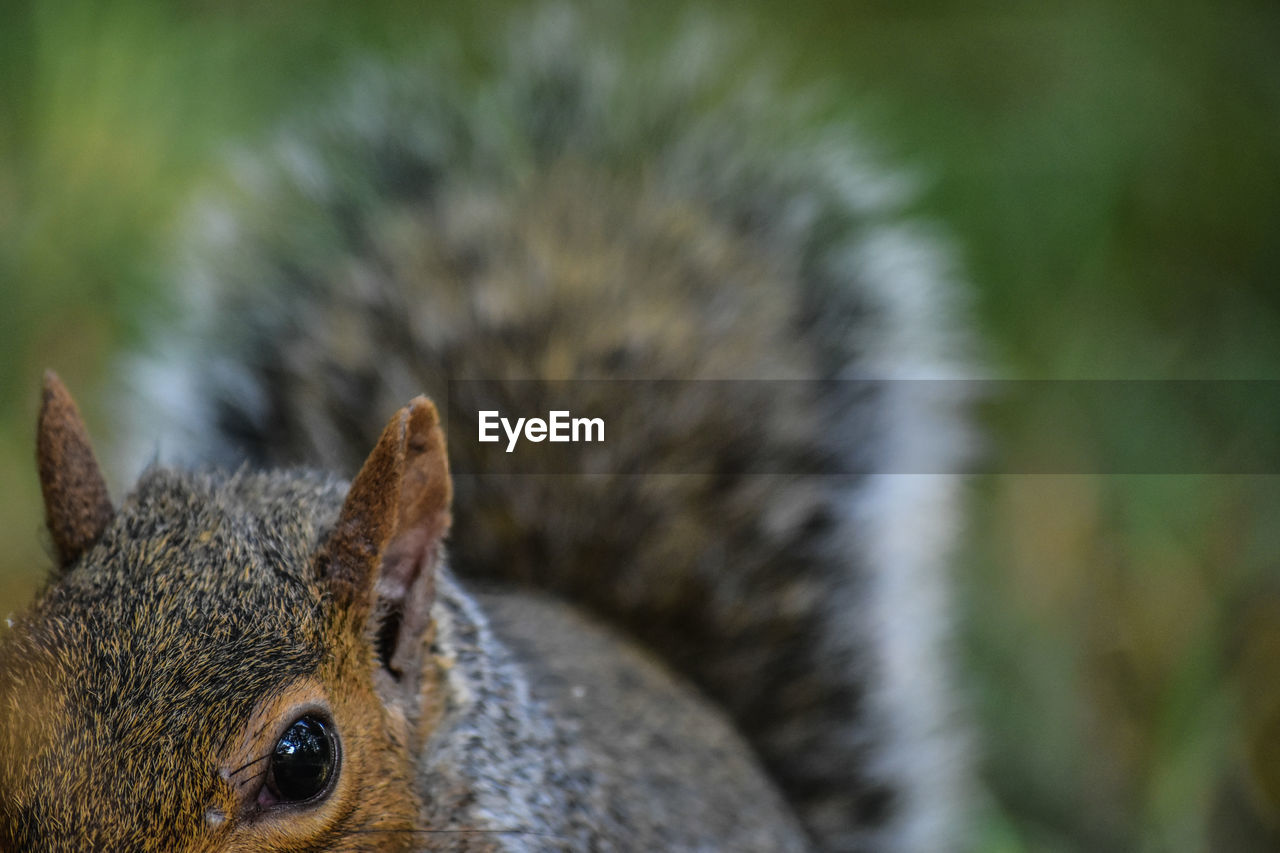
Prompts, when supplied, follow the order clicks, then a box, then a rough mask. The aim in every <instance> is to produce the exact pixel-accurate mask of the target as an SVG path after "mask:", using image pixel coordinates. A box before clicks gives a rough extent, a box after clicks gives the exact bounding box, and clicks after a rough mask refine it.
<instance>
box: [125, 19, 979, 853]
mask: <svg viewBox="0 0 1280 853" xmlns="http://www.w3.org/2000/svg"><path fill="white" fill-rule="evenodd" d="M625 27H626V24H625V22H620V21H618V20H616V19H614V20H611V21H609V22H606V23H600V22H599V21H597V20H595V18H594V17H593V16H591V15H580V14H578V13H574V12H571V11H569V10H568V9H566V8H563V7H557V8H553V9H550V10H545V11H543V12H541V13H539V14H538V15H535V16H532V17H530V18H528V19H523V20H521V21H520V22H519V24H518V25H517V26H515V27H513V30H512V32H513V37H512V38H511V39H510V41H509V42H508V43H507V44H506V46H505V47H503V48H501V49H500V50H498V51H496V53H495V56H494V57H493V65H492V67H491V69H490V70H489V71H488V72H486V73H482V74H477V73H472V72H468V71H465V70H463V68H462V64H461V62H460V61H459V60H457V59H456V58H455V57H454V56H453V55H452V53H451V52H450V51H448V50H447V49H439V50H432V51H428V55H427V56H426V57H425V58H424V60H423V61H422V63H421V64H419V65H415V66H412V67H394V68H388V67H384V66H380V65H369V66H366V67H362V68H360V69H358V70H356V71H354V72H353V73H352V74H351V76H350V79H349V80H348V81H347V82H346V83H345V85H344V87H343V89H342V91H341V92H340V93H339V96H338V97H337V98H336V99H334V100H332V101H330V102H327V103H326V104H325V105H324V106H323V108H321V109H317V110H314V111H311V112H309V113H304V114H303V115H302V116H300V117H298V118H297V119H295V120H294V121H292V122H291V123H287V124H285V125H283V126H282V127H281V128H280V129H279V131H278V133H277V134H276V135H275V136H274V137H273V138H272V139H271V140H270V143H269V144H268V145H267V146H266V147H265V150H263V151H261V152H260V153H258V154H255V155H246V156H241V157H239V158H237V159H235V160H234V165H235V168H234V169H233V176H234V177H233V180H232V181H230V182H229V184H228V186H226V187H224V188H223V189H221V190H220V191H218V192H217V193H214V194H212V197H211V198H210V199H208V200H207V201H206V202H205V203H204V204H202V205H200V206H199V207H198V208H196V209H195V211H194V213H193V216H192V225H191V227H190V228H189V229H188V231H187V234H188V238H189V239H188V240H187V242H186V244H185V245H184V246H183V247H182V250H181V253H180V257H179V260H180V266H179V270H180V273H181V276H180V277H181V279H182V282H183V283H184V284H185V285H186V287H185V291H184V293H185V295H184V298H185V299H186V300H187V302H186V303H185V307H184V310H185V312H186V317H187V318H188V322H187V323H186V324H185V325H183V326H182V327H181V328H180V330H179V332H178V333H177V334H173V335H171V336H169V337H167V338H164V339H161V340H159V341H157V342H156V345H155V348H154V351H153V352H152V353H151V354H150V355H148V356H145V357H141V358H139V359H138V361H137V363H136V368H137V369H136V370H135V371H134V373H133V374H132V376H133V381H134V383H135V385H136V386H137V387H138V388H141V389H142V391H143V392H144V400H143V401H142V402H141V403H138V404H135V405H134V406H133V408H132V409H131V411H130V417H131V419H132V420H133V421H134V422H135V426H134V427H132V428H131V429H130V430H127V431H125V432H126V434H128V435H137V436H149V438H150V440H152V441H154V440H155V437H156V436H157V424H162V425H163V426H162V427H160V432H159V434H160V435H161V436H162V440H163V442H164V448H163V450H164V455H166V456H171V457H174V456H176V457H178V458H179V459H180V460H186V461H210V460H216V461H222V462H227V461H231V462H236V461H240V460H243V459H244V458H246V457H248V458H250V459H251V460H253V461H254V462H256V463H259V464H269V465H284V464H298V463H305V464H310V465H325V466H329V467H332V468H335V469H337V470H339V471H342V472H345V473H348V474H350V473H353V472H354V471H355V470H356V467H357V466H358V465H359V463H360V461H361V459H362V458H363V455H364V452H365V450H366V449H367V447H368V446H369V445H370V443H371V441H372V439H373V438H374V437H375V436H377V434H378V431H379V429H380V427H381V425H382V423H383V422H384V421H385V419H386V417H387V416H388V413H389V412H392V411H394V410H395V409H396V408H397V407H398V406H399V405H400V404H401V403H402V402H403V401H404V400H406V399H408V398H409V397H411V396H413V395H415V394H418V393H421V392H424V391H425V392H426V393H428V394H431V395H433V396H435V397H436V398H437V399H440V400H443V399H444V397H445V390H446V388H445V383H446V382H447V380H449V379H458V378H469V379H483V380H488V382H487V383H485V384H484V387H485V391H484V393H485V394H486V395H489V399H490V400H491V401H493V400H496V401H498V402H499V403H501V402H502V401H504V400H505V401H507V402H512V401H514V400H516V399H518V393H519V392H518V391H517V390H515V389H516V386H515V385H514V384H512V383H508V382H507V381H506V380H512V379H522V378H558V379H563V378H612V377H631V378H672V379H681V380H695V379H722V378H747V379H750V378H774V379H787V378H844V377H868V376H869V377H875V378H877V379H908V378H918V377H955V376H960V375H963V374H964V372H965V363H964V360H963V351H964V348H965V347H964V344H965V341H964V336H963V335H962V334H960V333H958V332H957V330H956V327H957V323H956V317H957V310H956V307H955V305H954V304H953V303H954V301H955V291H956V287H955V285H954V283H953V281H952V280H951V271H950V268H949V265H948V257H947V253H946V251H945V250H944V248H943V247H942V246H941V245H940V242H939V241H938V240H937V239H936V237H935V235H933V234H932V233H930V232H929V231H928V229H926V228H924V227H922V226H921V225H919V224H918V223H916V222H913V221H912V220H911V219H910V218H909V217H907V216H906V215H905V214H904V213H903V204H904V201H905V199H904V194H905V189H906V182H905V181H904V180H903V177H902V176H901V175H900V174H897V173H894V172H892V171H888V170H885V169H884V168H883V167H882V166H880V165H879V164H877V163H875V162H874V161H873V160H872V159H870V158H869V157H868V156H867V154H866V151H865V149H864V148H863V147H861V143H860V142H859V140H858V139H857V137H856V136H855V135H854V134H853V132H852V131H851V130H850V129H849V128H848V127H846V126H831V125H827V124H824V123H822V122H819V121H817V120H816V119H815V118H814V115H815V113H816V109H815V107H814V102H813V99H810V98H790V99H789V98H785V97H781V96H779V95H778V94H777V93H776V92H774V91H773V90H772V87H771V86H770V85H769V84H768V83H767V82H766V81H765V80H764V79H763V78H752V79H749V80H745V81H744V80H743V79H740V71H739V69H740V68H741V67H742V64H741V63H742V57H741V56H737V55H735V54H734V52H733V46H732V42H731V40H729V39H725V38H723V37H722V36H716V35H713V34H712V30H711V29H710V28H709V27H705V26H704V27H697V26H694V27H691V28H689V29H688V30H687V32H686V35H685V37H684V38H682V39H681V40H679V42H678V43H677V44H676V45H675V46H674V47H673V48H671V49H663V50H658V51H654V50H651V49H645V48H644V47H643V46H640V47H636V46H635V45H632V44H629V43H628V39H627V38H625V37H623V36H621V34H622V33H624V32H626V29H625ZM905 385H906V383H897V382H888V383H885V384H883V385H881V386H879V388H880V391H879V393H877V394H876V395H873V396H872V397H871V398H869V399H866V398H860V397H854V396H850V397H848V398H847V399H846V398H841V396H840V395H841V394H842V393H843V392H842V391H841V390H840V389H841V388H843V387H844V386H841V385H839V384H836V385H834V386H829V387H834V388H835V389H836V390H835V391H833V392H831V393H830V394H828V395H822V396H816V395H814V394H812V393H811V392H809V391H806V390H805V389H806V388H807V387H809V386H805V385H803V384H797V385H796V386H795V388H794V390H787V391H783V392H780V393H778V394H774V395H769V396H768V397H767V398H766V399H764V400H763V401H761V403H760V405H759V406H758V407H757V408H756V409H755V410H754V411H751V412H748V413H743V412H731V413H726V412H724V411H723V401H722V400H719V399H718V398H717V396H716V394H715V393H714V392H713V391H711V390H709V388H710V386H706V387H701V386H698V385H697V384H695V383H683V384H681V386H680V387H681V388H684V389H688V390H684V391H681V392H680V394H681V396H680V398H679V399H678V400H672V401H671V405H670V411H669V413H668V412H663V413H657V415H656V416H655V417H654V418H653V419H652V420H653V423H652V424H651V425H650V426H649V427H647V429H648V432H647V433H645V434H644V435H642V436H639V437H635V438H634V439H633V443H632V444H630V445H625V446H615V445H609V452H611V453H619V454H635V455H636V456H637V457H640V456H645V455H648V457H650V458H651V457H652V456H653V455H654V454H672V455H675V454H682V453H683V454H686V455H689V454H691V453H692V454H696V455H699V456H701V457H703V458H708V459H712V460H715V464H714V465H711V466H710V467H711V468H712V469H714V470H716V472H717V473H716V474H715V475H709V474H708V475H684V476H680V475H670V476H666V475H664V476H656V475H655V476H648V477H622V476H617V477H583V478H565V477H557V478H536V477H499V476H493V477H484V476H470V477H468V476H466V475H465V474H460V475H459V476H458V482H457V498H456V507H457V512H456V515H457V522H456V527H455V533H454V535H453V537H452V542H451V563H452V565H453V568H454V570H455V571H456V573H457V574H458V575H459V576H461V577H463V578H471V579H490V580H507V581H516V582H520V583H527V584H532V585H536V586H539V587H542V588H546V589H550V590H553V591H555V592H556V593H557V594H559V595H561V596H563V597H565V598H567V599H569V600H572V601H575V602H578V603H580V604H581V605H583V606H585V607H587V608H589V609H591V610H592V611H594V612H596V613H598V614H601V615H603V616H604V617H606V618H607V619H609V620H611V621H612V622H613V623H614V624H617V625H619V626H621V627H622V628H624V629H626V630H628V631H630V632H631V633H632V634H633V635H634V636H636V637H638V638H639V639H640V640H641V641H642V642H644V643H645V644H647V646H648V647H649V648H651V649H653V650H654V651H655V652H657V653H658V654H659V655H660V656H661V657H662V658H663V659H665V660H666V661H667V662H668V663H669V664H670V665H671V666H673V667H674V668H675V669H677V670H678V671H680V672H682V673H684V674H686V675H687V676H688V677H690V678H691V679H693V681H694V682H695V683H696V684H698V685H699V686H700V687H701V688H702V689H703V690H704V691H706V693H707V694H709V695H710V696H712V697H713V698H714V699H715V700H716V701H718V702H719V703H720V704H721V705H723V706H724V707H725V708H726V709H727V710H728V711H729V713H730V714H731V715H732V717H733V718H734V719H735V721H736V722H737V724H738V726H739V727H740V728H741V730H742V731H743V732H744V733H745V734H746V735H747V737H748V738H749V740H750V741H751V742H752V743H753V745H754V746H755V747H756V749H757V750H758V751H759V753H760V755H761V756H762V757H763V760H764V762H765V764H766V766H767V768H768V769H769V770H770V771H771V773H772V774H773V775H774V777H775V778H776V779H777V780H778V783H779V785H780V787H781V788H782V789H783V791H784V792H785V793H786V795H787V796H788V797H789V799H790V800H791V802H792V803H793V804H794V805H795V807H796V809H797V811H798V813H799V814H800V815H801V817H802V819H803V821H804V822H805V824H806V825H807V827H808V828H809V830H810V832H811V833H812V834H813V836H814V838H815V839H817V840H818V841H819V842H820V846H822V847H823V848H824V849H829V850H863V849H876V850H920V851H925V850H928V851H939V850H946V849H950V848H953V847H954V846H955V845H956V843H957V839H958V837H959V835H960V833H959V832H958V817H959V813H960V802H961V799H962V797H961V787H962V785H963V781H964V773H963V771H964V752H965V749H964V736H963V727H962V726H961V725H960V724H959V723H958V722H957V720H956V719H955V711H954V702H953V698H952V688H951V684H950V681H951V678H950V670H949V658H950V656H951V650H950V645H949V640H948V634H949V624H948V618H949V617H948V610H949V608H948V589H947V579H946V564H947V556H948V551H949V549H950V546H951V543H952V539H953V536H954V534H955V526H956V513H955V501H956V497H957V495H956V481H955V478H954V477H953V476H950V474H951V472H954V471H955V470H956V468H957V467H958V465H959V462H960V459H961V456H962V454H963V448H964V444H965V432H964V429H963V428H962V424H961V418H960V415H959V412H958V410H957V407H955V406H952V405H950V404H947V405H941V404H938V403H937V402H936V400H935V401H933V402H929V401H927V400H924V399H923V398H920V397H919V396H918V395H915V396H913V395H912V394H910V393H909V391H908V389H907V388H906V387H905ZM778 387H780V388H786V389H790V388H791V386H787V385H785V384H780V385H778ZM474 403H475V401H473V400H467V399H461V400H460V399H456V398H453V399H449V400H448V404H449V406H450V407H451V408H452V409H454V410H455V411H462V410H466V409H467V408H468V407H471V408H475V406H474V405H473V404H474ZM602 404H603V405H605V406H607V405H608V401H607V400H605V401H602ZM490 407H492V406H490ZM512 409H513V410H518V406H516V405H514V404H513V405H512ZM727 415H732V417H729V416H727ZM744 416H745V417H744ZM151 449H153V446H152V447H148V448H143V451H144V453H145V452H146V451H147V450H151ZM453 452H455V453H459V452H466V451H465V449H458V448H455V449H454V451H453ZM732 454H737V456H736V457H735V456H733V455H732ZM137 455H138V454H136V453H135V454H133V457H134V458H135V459H136V458H137ZM743 455H745V456H746V457H747V461H748V462H750V461H757V460H781V461H780V463H779V464H778V465H775V466H774V470H786V471H791V472H793V473H791V474H776V475H767V476H766V475H759V474H756V475H752V474H746V473H742V471H743V469H748V470H749V469H751V468H752V467H753V466H752V465H749V464H747V465H744V464H742V462H743ZM681 458H685V457H681ZM833 460H835V461H837V462H838V464H839V466H840V467H841V469H842V470H846V471H849V470H852V471H864V473H862V474H846V475H842V476H838V477H837V476H823V474H824V473H825V472H826V470H827V467H826V466H828V465H831V464H832V461H833ZM454 467H455V469H456V470H458V471H460V472H465V471H468V470H470V471H482V470H484V460H483V459H473V460H458V461H457V462H456V463H455V466H454ZM666 470H671V467H668V468H667V469H666ZM894 471H924V472H932V473H926V474H903V475H895V474H893V473H891V472H894ZM886 472H889V473H886Z"/></svg>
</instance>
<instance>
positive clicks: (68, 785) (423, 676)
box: [0, 374, 451, 853]
mask: <svg viewBox="0 0 1280 853" xmlns="http://www.w3.org/2000/svg"><path fill="white" fill-rule="evenodd" d="M38 461H39V469H40V479H41V485H42V488H43V492H44V499H45V513H46V520H47V523H48V528H49V533H50V536H51V539H52V543H53V550H54V555H55V558H56V566H55V568H54V570H53V572H52V575H51V577H50V578H49V580H48V582H47V584H46V586H45V587H44V589H43V590H42V591H41V592H40V593H39V594H38V596H37V597H36V600H35V602H34V603H33V604H32V605H31V607H30V608H29V609H28V610H27V611H26V612H24V613H22V614H20V615H18V616H15V617H12V618H11V619H10V625H9V627H8V629H7V630H6V631H5V632H4V634H3V636H2V637H0V850H26V851H49V853H53V851H81V850H89V849H94V850H137V851H160V850H164V851H185V850H192V851H194V850H200V851H214V850H246V851H247V850H254V851H292V850H367V849H370V848H376V849H379V850H397V849H408V848H409V847H410V846H411V845H413V844H414V841H415V839H414V832H413V830H414V829H415V828H416V827H417V824H418V814H419V812H420V806H421V804H420V803H419V802H418V801H417V800H416V799H415V794H414V790H415V785H414V778H413V773H414V770H413V768H414V756H415V755H416V753H417V752H418V750H419V748H420V746H421V741H422V740H423V739H424V738H425V737H426V735H427V734H429V732H430V728H431V724H432V722H433V719H434V717H433V714H436V713H438V708H439V704H438V700H439V697H438V695H433V689H432V688H433V686H434V684H435V681H434V679H435V673H436V672H437V669H436V667H437V664H436V663H435V661H434V658H433V657H432V656H431V655H430V654H429V653H427V652H426V651H424V649H426V648H427V647H428V646H429V645H430V634H431V631H432V626H431V621H430V610H431V605H432V600H433V595H434V577H435V573H436V570H437V567H438V566H439V564H440V561H441V558H442V541H443V539H444V536H445V534H446V532H447V531H448V528H449V523H450V516H449V502H450V498H451V486H450V480H449V473H448V465H447V462H446V460H445V447H444V437H443V434H442V432H441V430H440V426H439V422H438V417H437V414H436V410H435V407H434V406H433V405H432V404H431V403H430V402H429V401H427V400H426V399H423V398H418V399H415V400H413V401H412V402H411V403H409V405H408V406H406V407H405V408H403V409H401V410H400V411H399V412H398V413H397V414H396V415H395V417H393V418H392V419H391V422H390V424H388V426H387V428H386V430H385V431H384V432H383V434H382V436H381V438H380V439H379V440H378V443H377V445H376V446H375V447H374V449H373V451H372V453H371V454H370V456H369V458H368V461H367V462H366V463H365V465H364V467H363V468H362V469H361V470H360V472H359V474H357V475H356V477H355V479H354V480H353V481H352V483H351V485H350V487H349V488H345V489H344V487H343V484H342V483H341V482H339V481H337V480H335V479H333V478H331V477H328V476H325V475H321V474H317V473H311V472H298V471H294V472H283V473H281V472H277V473H248V472H244V471H241V472H239V473H236V474H220V473H212V472H180V471H171V470H164V469H154V470H151V471H149V472H147V473H146V474H144V475H143V477H142V478H141V480H140V481H139V483H138V485H137V487H136V488H135V490H134V492H133V493H132V494H131V495H130V497H129V498H128V499H127V500H126V501H125V502H124V503H123V504H122V505H121V506H120V507H119V508H116V507H114V506H113V505H112V503H111V500H110V498H109V496H108V493H107V489H106V486H105V482H104V479H103V477H102V475H101V473H100V471H99V469H98V465H97V463H96V462H95V460H94V456H93V451H92V449H91V448H90V445H89V441H88V438H87V434H86V431H85V428H84V425H83V423H82V421H81V420H80V417H79V414H78V412H77V410H76V407H75V404H74V402H73V401H72V400H71V397H70V396H69V395H68V394H67V392H66V389H65V388H63V386H62V384H61V383H60V382H59V381H58V379H57V377H56V376H53V375H52V374H49V375H48V376H47V377H46V380H45V389H44V402H43V406H42V409H41V414H40V425H39V436H38ZM433 709H434V710H433Z"/></svg>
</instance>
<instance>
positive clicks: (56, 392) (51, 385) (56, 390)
mask: <svg viewBox="0 0 1280 853" xmlns="http://www.w3.org/2000/svg"><path fill="white" fill-rule="evenodd" d="M42 387H43V390H44V399H45V400H46V401H48V400H49V398H51V397H68V396H70V395H69V394H68V393H67V386H66V385H63V384H62V379H61V378H60V377H59V376H58V373H57V371H55V370H54V369H53V368H48V369H46V370H45V372H44V382H43V383H42Z"/></svg>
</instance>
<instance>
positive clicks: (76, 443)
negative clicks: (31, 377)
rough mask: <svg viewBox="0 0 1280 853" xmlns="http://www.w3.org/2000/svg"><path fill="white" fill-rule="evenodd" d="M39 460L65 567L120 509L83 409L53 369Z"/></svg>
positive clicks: (49, 521)
mask: <svg viewBox="0 0 1280 853" xmlns="http://www.w3.org/2000/svg"><path fill="white" fill-rule="evenodd" d="M36 465H37V467H38V468H39V470H40V489H41V491H42V492H43V493H44V516H45V523H46V525H47V526H48V528H49V535H50V536H52V537H53V547H54V549H55V551H56V552H57V557H58V565H59V567H61V568H65V567H67V566H69V565H70V564H71V563H73V562H75V560H76V558H78V557H79V556H80V555H81V554H83V553H84V552H85V551H86V550H88V549H89V548H90V547H91V546H92V545H93V543H94V542H96V541H98V539H99V538H100V537H101V536H102V532H103V531H104V530H106V528H107V525H108V524H109V523H110V522H111V518H112V516H114V515H115V510H114V509H112V507H111V497H110V495H108V493H107V484H106V481H105V480H104V479H103V477H102V471H101V470H100V469H99V468H98V460H97V459H95V458H94V455H93V448H92V446H90V444H89V433H88V431H87V430H86V429H85V426H84V421H83V420H81V418H80V410H79V409H77V408H76V403H75V400H72V399H71V394H69V393H68V392H67V389H66V387H65V386H63V384H62V381H61V380H60V379H58V375H57V374H56V373H54V372H53V371H52V370H49V371H46V372H45V375H44V399H43V401H42V403H41V405H40V420H39V426H38V429H37V434H36Z"/></svg>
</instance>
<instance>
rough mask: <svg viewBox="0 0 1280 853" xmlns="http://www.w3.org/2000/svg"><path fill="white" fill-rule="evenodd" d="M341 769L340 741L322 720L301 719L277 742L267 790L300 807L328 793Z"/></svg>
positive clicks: (276, 798)
mask: <svg viewBox="0 0 1280 853" xmlns="http://www.w3.org/2000/svg"><path fill="white" fill-rule="evenodd" d="M337 766H338V738H337V735H336V734H335V732H334V731H333V726H332V724H331V723H328V722H326V721H324V720H322V719H321V718H319V717H316V716H313V715H311V714H306V715H304V716H302V717H299V718H298V719H297V720H295V721H294V722H293V724H292V725H290V726H289V728H288V729H286V730H285V733H284V734H283V735H281V736H280V740H278V741H276V746H275V750H274V751H273V752H272V754H271V768H270V770H269V772H268V773H267V783H266V787H267V790H268V791H269V792H270V794H271V795H272V797H274V799H275V800H276V801H277V802H280V803H301V802H305V801H306V800H312V799H315V798H316V797H319V796H320V795H321V794H323V793H325V792H326V791H327V790H328V788H329V782H330V780H332V779H333V776H334V771H335V770H336V769H337Z"/></svg>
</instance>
